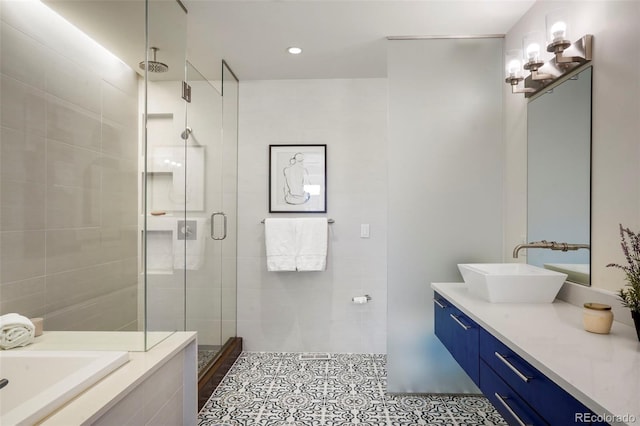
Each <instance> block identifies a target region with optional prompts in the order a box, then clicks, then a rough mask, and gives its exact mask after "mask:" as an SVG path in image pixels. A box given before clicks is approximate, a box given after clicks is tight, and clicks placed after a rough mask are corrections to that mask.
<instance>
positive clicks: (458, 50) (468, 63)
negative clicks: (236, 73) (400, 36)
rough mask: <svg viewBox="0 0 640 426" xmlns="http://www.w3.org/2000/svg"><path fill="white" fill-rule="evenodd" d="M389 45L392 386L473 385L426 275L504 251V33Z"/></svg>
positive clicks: (448, 389)
mask: <svg viewBox="0 0 640 426" xmlns="http://www.w3.org/2000/svg"><path fill="white" fill-rule="evenodd" d="M388 46H389V47H388V76H389V145H388V148H389V151H388V164H389V238H388V240H389V249H388V262H389V263H388V265H389V274H388V279H389V283H388V289H389V290H388V303H389V309H388V319H387V320H388V323H389V331H388V333H389V334H388V366H387V368H388V372H389V373H388V390H389V391H390V392H436V393H463V392H478V390H477V389H476V388H475V386H474V385H473V383H472V382H471V381H470V380H469V378H468V376H466V374H465V373H464V372H463V371H462V370H461V369H460V367H459V366H457V365H456V363H455V361H453V358H452V357H451V356H450V355H449V353H448V352H447V350H446V349H445V348H444V346H443V345H442V343H441V342H440V341H439V340H438V339H437V338H436V337H435V335H434V334H433V302H432V298H433V290H431V287H430V283H432V282H447V281H456V282H457V281H461V277H460V275H459V273H458V270H457V267H456V264H457V263H474V262H496V261H500V258H501V250H502V215H501V211H502V198H501V195H502V167H503V166H502V151H503V146H502V131H501V129H502V121H501V116H502V111H501V108H502V105H501V93H500V90H501V88H500V85H501V84H502V83H501V79H500V76H501V69H502V66H501V64H502V40H501V39H475V40H414V41H391V42H389V44H388Z"/></svg>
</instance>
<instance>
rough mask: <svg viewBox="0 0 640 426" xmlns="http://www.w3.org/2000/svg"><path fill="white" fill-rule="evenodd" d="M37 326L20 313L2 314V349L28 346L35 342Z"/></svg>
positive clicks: (0, 334) (0, 322) (0, 339)
mask: <svg viewBox="0 0 640 426" xmlns="http://www.w3.org/2000/svg"><path fill="white" fill-rule="evenodd" d="M35 332H36V327H35V326H34V325H33V323H32V322H31V321H30V320H29V318H27V317H24V316H22V315H19V314H15V313H13V314H6V315H2V316H0V349H12V348H17V347H19V346H27V345H28V344H30V343H32V342H33V339H34V337H35Z"/></svg>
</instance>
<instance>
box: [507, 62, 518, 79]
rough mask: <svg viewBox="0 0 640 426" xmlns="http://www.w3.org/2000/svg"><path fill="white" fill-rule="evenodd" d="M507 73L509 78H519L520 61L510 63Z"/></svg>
mask: <svg viewBox="0 0 640 426" xmlns="http://www.w3.org/2000/svg"><path fill="white" fill-rule="evenodd" d="M507 72H508V73H509V77H517V76H518V73H519V72H520V61H519V60H517V59H512V60H511V61H509V64H508V65H507Z"/></svg>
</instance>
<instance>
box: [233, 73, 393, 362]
mask: <svg viewBox="0 0 640 426" xmlns="http://www.w3.org/2000/svg"><path fill="white" fill-rule="evenodd" d="M386 126H387V86H386V80H385V79H361V80H280V81H241V82H240V123H239V127H240V130H239V137H240V142H239V173H238V175H239V183H238V186H239V188H238V191H239V194H238V210H239V218H238V335H239V336H242V337H243V339H244V345H245V349H247V350H264V351H330V352H374V353H384V352H386V347H385V343H386V328H387V325H386V293H387V286H386V284H387V281H386V274H387V269H386V266H387V259H386V250H387V225H386V223H387V191H386V187H387V186H386V185H387V166H386V152H387V151H386V146H387V145H386ZM315 143H317V144H327V186H328V197H327V198H328V200H327V206H328V210H327V215H326V216H328V217H331V218H334V219H335V221H336V222H335V223H334V224H332V225H330V237H329V240H330V241H329V256H328V265H327V270H326V271H324V272H267V268H266V261H265V248H264V225H263V224H261V223H260V221H261V220H262V219H263V218H265V217H266V216H268V211H269V207H268V200H267V197H268V164H269V157H268V153H269V144H315ZM281 216H282V215H281ZM361 223H368V224H370V226H371V238H369V239H361V238H360V224H361ZM365 293H366V294H369V295H371V296H372V298H373V300H372V302H370V303H369V304H366V305H354V304H352V303H351V298H352V297H353V296H357V295H362V294H365Z"/></svg>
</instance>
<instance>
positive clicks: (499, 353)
mask: <svg viewBox="0 0 640 426" xmlns="http://www.w3.org/2000/svg"><path fill="white" fill-rule="evenodd" d="M480 358H481V359H482V360H483V361H484V362H486V364H487V365H488V366H490V367H491V368H492V369H493V370H494V371H495V373H497V375H498V376H500V378H502V380H503V381H504V382H505V383H506V384H508V385H509V386H510V387H511V388H512V389H513V390H514V391H515V392H517V393H518V394H519V395H520V397H521V398H522V399H523V400H525V401H527V402H528V403H529V405H530V406H531V407H532V408H533V409H534V410H535V411H537V412H538V414H540V416H541V417H543V418H544V419H545V420H546V421H547V422H549V423H550V424H552V425H563V426H564V425H567V426H568V425H584V422H578V421H576V418H581V417H580V415H578V416H576V414H580V413H590V412H591V411H590V410H589V409H588V408H586V407H585V406H584V405H583V404H582V403H580V402H579V401H578V400H576V399H575V398H574V397H572V396H571V395H569V394H568V393H567V392H566V391H564V390H563V389H562V388H561V387H560V386H558V385H557V384H555V383H554V382H552V381H551V380H550V379H549V378H547V377H546V376H545V375H544V374H542V373H541V372H540V371H538V370H537V369H536V368H534V367H533V366H531V364H529V363H528V362H526V361H525V360H523V359H522V358H521V357H520V356H519V355H517V354H516V353H515V352H513V351H512V350H511V349H509V348H508V347H507V346H506V345H504V344H503V343H502V342H500V341H499V340H498V339H496V338H495V337H493V336H492V335H491V334H489V333H488V332H487V331H485V330H484V329H482V330H481V332H480Z"/></svg>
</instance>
